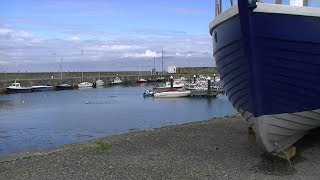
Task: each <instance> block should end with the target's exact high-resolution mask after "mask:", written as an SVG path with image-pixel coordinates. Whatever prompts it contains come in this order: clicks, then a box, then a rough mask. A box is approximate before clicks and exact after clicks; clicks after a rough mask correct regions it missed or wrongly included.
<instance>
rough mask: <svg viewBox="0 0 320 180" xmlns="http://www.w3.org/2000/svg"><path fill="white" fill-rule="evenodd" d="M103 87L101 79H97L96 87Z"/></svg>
mask: <svg viewBox="0 0 320 180" xmlns="http://www.w3.org/2000/svg"><path fill="white" fill-rule="evenodd" d="M103 85H104V82H103V81H102V80H101V79H98V80H97V81H96V86H103Z"/></svg>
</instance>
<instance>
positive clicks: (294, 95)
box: [211, 1, 320, 116]
mask: <svg viewBox="0 0 320 180" xmlns="http://www.w3.org/2000/svg"><path fill="white" fill-rule="evenodd" d="M239 12H240V16H236V17H233V18H230V19H229V20H227V21H226V22H223V23H222V24H220V25H218V26H217V27H215V28H214V29H213V30H211V32H217V36H218V41H217V42H213V53H214V56H215V59H216V62H217V63H216V64H217V66H218V70H219V72H220V74H221V77H222V79H223V81H224V83H225V90H226V92H227V96H228V97H229V100H230V101H231V102H232V104H233V105H234V106H235V108H236V109H238V110H239V109H240V108H241V109H242V110H248V111H249V112H251V113H253V114H254V116H261V115H268V114H279V113H293V112H301V111H306V110H314V109H320V33H319V32H320V18H319V17H306V16H295V15H284V14H270V13H268V14H267V13H265V14H264V13H254V12H252V10H251V9H250V8H248V4H247V1H239ZM237 86H239V87H237ZM242 97H244V98H246V101H245V100H243V99H244V98H242Z"/></svg>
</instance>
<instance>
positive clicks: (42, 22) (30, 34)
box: [0, 0, 214, 71]
mask: <svg viewBox="0 0 320 180" xmlns="http://www.w3.org/2000/svg"><path fill="white" fill-rule="evenodd" d="M213 9H214V4H213V1H212V0H161V1H160V0H135V1H133V0H91V1H89V0H87V1H85V0H77V1H76V0H69V1H67V0H10V1H2V2H1V7H0V71H3V70H6V71H57V70H58V67H59V62H60V61H61V59H62V58H63V60H64V66H65V69H66V70H70V71H80V70H84V71H86V70H87V71H92V70H137V69H142V70H150V69H151V68H152V67H153V58H154V57H155V58H156V66H157V68H158V69H159V67H160V66H161V64H160V55H161V53H160V52H161V49H162V48H163V49H164V54H165V67H167V66H170V65H177V66H213V58H212V54H211V38H210V36H209V33H208V31H209V30H208V24H209V22H210V21H211V20H212V18H213V14H214V12H213ZM82 50H83V53H82Z"/></svg>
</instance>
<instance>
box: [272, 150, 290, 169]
mask: <svg viewBox="0 0 320 180" xmlns="http://www.w3.org/2000/svg"><path fill="white" fill-rule="evenodd" d="M280 150H281V151H280V152H275V153H272V155H274V156H277V157H279V158H282V159H286V160H287V161H288V163H289V166H290V167H292V166H291V158H293V157H294V156H296V147H289V148H287V149H284V150H282V149H280Z"/></svg>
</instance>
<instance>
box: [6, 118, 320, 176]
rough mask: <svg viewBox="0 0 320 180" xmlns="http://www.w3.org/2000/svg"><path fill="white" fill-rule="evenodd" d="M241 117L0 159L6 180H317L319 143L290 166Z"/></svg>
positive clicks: (305, 146) (300, 146) (304, 146)
mask: <svg viewBox="0 0 320 180" xmlns="http://www.w3.org/2000/svg"><path fill="white" fill-rule="evenodd" d="M247 126H248V124H247V122H246V121H245V120H244V119H243V118H242V117H240V116H234V117H225V118H215V119H211V120H208V121H201V122H193V123H188V124H183V125H176V126H168V127H162V128H158V129H149V130H147V131H139V132H130V133H127V134H123V135H117V136H110V137H105V138H101V139H97V140H94V141H90V142H85V143H81V144H71V145H65V146H63V147H60V148H57V149H51V150H36V151H33V152H24V153H20V154H14V155H11V156H6V157H0V177H1V178H2V179H306V178H307V179H319V178H320V138H319V137H318V138H317V137H313V136H307V137H305V138H303V139H302V140H301V141H299V142H298V143H297V150H298V155H297V156H296V157H294V158H293V159H292V162H291V163H292V167H289V165H288V162H287V161H285V160H283V159H279V158H276V157H270V156H268V155H265V154H263V152H262V151H261V150H260V149H259V148H258V147H257V146H256V145H255V144H251V143H248V141H247ZM301 150H302V151H301Z"/></svg>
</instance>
